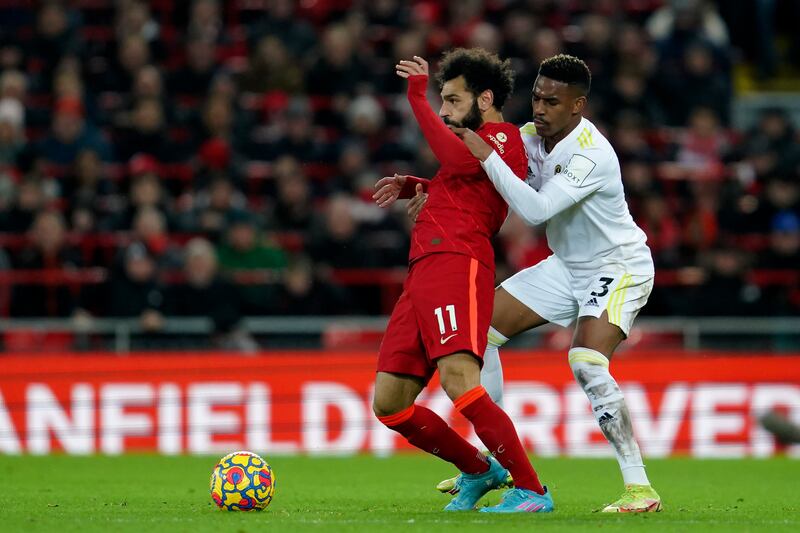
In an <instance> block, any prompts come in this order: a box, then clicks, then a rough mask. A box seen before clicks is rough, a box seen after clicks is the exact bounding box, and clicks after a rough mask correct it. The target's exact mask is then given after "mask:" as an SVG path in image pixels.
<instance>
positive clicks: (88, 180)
mask: <svg viewBox="0 0 800 533" xmlns="http://www.w3.org/2000/svg"><path fill="white" fill-rule="evenodd" d="M114 192H115V190H114V185H113V183H112V182H111V180H109V179H108V177H107V176H106V175H105V172H104V166H103V162H102V161H101V160H100V156H98V155H97V152H95V151H93V150H83V151H81V152H80V153H79V154H78V156H77V157H76V158H75V162H74V164H73V165H72V170H71V172H70V173H69V174H68V175H67V177H66V179H65V180H64V182H63V186H62V189H61V197H62V198H64V199H65V200H66V201H67V210H68V211H69V212H70V217H69V220H70V225H71V226H72V228H73V229H75V230H78V231H79V232H81V233H88V232H90V231H92V230H96V229H97V228H98V221H99V220H98V219H104V218H105V217H107V216H109V215H110V214H111V212H112V211H111V210H112V209H113V198H112V195H113V194H114ZM76 213H82V214H80V215H77V217H79V218H80V219H81V220H80V221H78V220H77V219H76ZM87 216H88V217H89V219H88V220H87V219H86V217H87Z"/></svg>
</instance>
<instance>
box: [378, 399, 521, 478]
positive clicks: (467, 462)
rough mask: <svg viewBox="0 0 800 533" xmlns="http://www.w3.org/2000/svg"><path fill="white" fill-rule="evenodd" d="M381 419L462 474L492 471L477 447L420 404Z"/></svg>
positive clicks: (387, 425) (386, 424)
mask: <svg viewBox="0 0 800 533" xmlns="http://www.w3.org/2000/svg"><path fill="white" fill-rule="evenodd" d="M487 398H488V397H487ZM489 402H490V403H491V400H489ZM492 405H494V404H492ZM504 414H505V413H504ZM506 419H508V417H506ZM378 420H380V421H381V422H383V424H384V425H385V426H386V427H388V428H389V429H392V430H394V431H396V432H398V433H400V434H401V435H402V436H404V437H405V438H406V440H408V442H410V443H411V444H413V445H414V446H416V447H417V448H419V449H420V450H423V451H426V452H428V453H430V454H433V455H436V456H438V457H441V458H442V459H444V460H445V461H448V462H450V463H453V464H454V465H455V466H456V468H458V469H459V470H461V471H462V472H466V473H467V474H479V473H481V472H486V470H487V469H488V468H489V465H488V463H487V461H486V458H485V457H484V456H483V455H482V454H481V452H479V451H478V449H477V448H476V447H475V446H473V445H472V444H470V443H469V442H467V441H466V440H465V439H464V438H463V437H462V436H461V435H459V434H458V433H456V432H455V431H453V429H452V428H451V427H450V426H448V425H447V422H445V421H444V420H442V418H441V417H440V416H439V415H437V414H436V413H434V412H433V411H431V410H430V409H427V408H425V407H422V406H421V405H412V406H411V407H409V408H408V409H404V410H403V411H400V412H399V413H395V414H393V415H389V416H379V417H378ZM509 423H510V421H509ZM512 431H513V426H512ZM514 435H515V436H516V433H515V434H514ZM520 447H521V446H520ZM523 453H524V452H523ZM501 463H502V461H501ZM504 466H505V465H504ZM534 477H535V474H534ZM515 479H516V478H515Z"/></svg>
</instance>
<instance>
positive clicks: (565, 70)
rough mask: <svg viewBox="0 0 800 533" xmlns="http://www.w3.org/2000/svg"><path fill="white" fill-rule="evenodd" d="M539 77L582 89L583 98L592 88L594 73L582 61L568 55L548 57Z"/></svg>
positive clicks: (540, 68) (540, 67) (540, 66)
mask: <svg viewBox="0 0 800 533" xmlns="http://www.w3.org/2000/svg"><path fill="white" fill-rule="evenodd" d="M539 76H544V77H546V78H550V79H551V80H555V81H560V82H561V83H566V84H567V85H571V86H573V87H577V88H578V89H580V91H581V93H582V94H583V96H588V95H589V89H591V88H592V73H591V71H590V70H589V67H587V66H586V63H584V62H583V60H582V59H578V58H577V57H575V56H571V55H567V54H558V55H557V56H553V57H548V58H547V59H545V60H544V61H542V64H541V65H539Z"/></svg>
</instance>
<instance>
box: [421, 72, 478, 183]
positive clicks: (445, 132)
mask: <svg viewBox="0 0 800 533" xmlns="http://www.w3.org/2000/svg"><path fill="white" fill-rule="evenodd" d="M427 88H428V77H427V76H411V77H409V78H408V103H409V104H411V110H412V111H413V112H414V117H416V119H417V123H418V124H419V127H420V129H421V130H422V135H424V136H425V140H426V141H428V145H429V146H430V147H431V150H432V151H433V155H435V156H436V159H437V160H438V161H439V163H440V164H441V165H442V166H443V167H447V168H448V169H452V170H455V171H462V170H472V169H474V170H478V169H479V168H480V164H479V163H478V161H477V159H475V157H474V156H473V155H472V153H470V151H469V149H468V148H467V146H466V145H465V144H464V143H463V142H461V139H459V138H458V136H457V135H456V134H455V133H453V132H452V131H450V129H449V128H448V127H447V125H445V123H444V122H443V121H442V119H441V117H439V115H437V114H436V113H435V112H434V110H433V109H431V106H430V104H429V103H428V100H427V98H426V97H425V91H426V90H427Z"/></svg>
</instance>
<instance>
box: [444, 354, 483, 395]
mask: <svg viewBox="0 0 800 533" xmlns="http://www.w3.org/2000/svg"><path fill="white" fill-rule="evenodd" d="M447 359H448V360H446V361H442V362H440V363H439V376H440V378H441V381H442V388H443V389H444V391H445V392H446V393H447V396H448V398H450V399H451V400H456V399H457V398H460V397H461V396H462V395H463V394H464V393H465V392H468V391H470V390H472V389H474V388H475V387H477V386H479V385H480V382H481V377H480V375H481V372H480V366H479V365H478V361H477V359H475V357H474V356H473V355H468V354H456V355H452V356H448V357H447Z"/></svg>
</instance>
